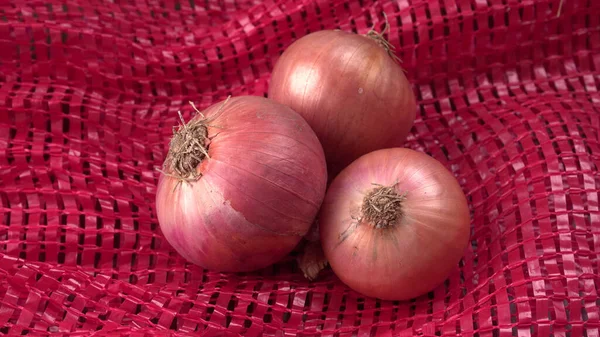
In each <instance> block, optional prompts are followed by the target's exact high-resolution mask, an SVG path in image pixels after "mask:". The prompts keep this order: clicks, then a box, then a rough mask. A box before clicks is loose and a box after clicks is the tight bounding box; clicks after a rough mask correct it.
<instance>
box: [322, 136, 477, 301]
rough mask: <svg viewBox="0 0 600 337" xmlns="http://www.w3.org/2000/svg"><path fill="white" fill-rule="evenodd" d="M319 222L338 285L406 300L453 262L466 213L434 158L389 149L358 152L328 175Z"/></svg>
mask: <svg viewBox="0 0 600 337" xmlns="http://www.w3.org/2000/svg"><path fill="white" fill-rule="evenodd" d="M319 225H320V234H321V243H322V246H323V251H324V252H325V256H326V258H327V260H328V261H329V264H330V265H331V268H332V269H333V271H334V273H335V274H336V275H337V276H338V277H339V278H340V280H341V281H342V282H344V283H345V284H346V285H348V286H349V287H350V288H352V289H354V290H356V291H358V292H359V293H362V294H364V295H367V296H371V297H376V298H380V299H385V300H406V299H410V298H414V297H417V296H419V295H422V294H424V293H426V292H429V291H431V290H433V289H434V288H435V287H436V286H437V285H439V284H440V283H442V282H443V281H444V280H445V278H447V277H448V275H449V273H450V272H451V271H452V269H453V268H455V267H456V266H457V263H458V262H459V260H460V259H461V257H462V256H463V253H464V251H465V248H466V246H467V244H468V240H469V230H470V213H469V208H468V205H467V201H466V198H465V195H464V194H463V192H462V190H461V187H460V185H459V184H458V182H457V181H456V179H455V178H454V177H453V176H452V174H451V173H450V172H449V171H448V170H447V169H446V168H445V167H444V166H443V165H442V164H441V163H440V162H438V161H437V160H435V159H433V158H432V157H430V156H427V155H426V154H423V153H419V152H416V151H413V150H410V149H404V148H392V149H384V150H378V151H375V152H371V153H369V154H366V155H364V156H362V157H360V158H359V159H357V160H356V161H355V162H353V163H352V164H351V165H350V166H348V167H347V168H346V169H344V170H343V171H342V172H341V173H340V174H339V175H338V176H337V177H336V178H335V179H334V180H333V182H332V184H331V185H330V187H329V189H328V191H327V194H326V196H325V201H324V202H323V206H322V209H321V213H320V216H319Z"/></svg>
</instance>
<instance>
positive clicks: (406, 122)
mask: <svg viewBox="0 0 600 337" xmlns="http://www.w3.org/2000/svg"><path fill="white" fill-rule="evenodd" d="M268 97H269V98H270V99H273V100H275V101H278V102H280V103H282V104H285V105H287V106H289V107H291V108H292V109H293V110H294V111H296V112H298V113H299V114H300V115H302V117H304V119H306V120H307V122H308V124H310V126H311V127H312V128H313V130H314V131H315V133H316V134H317V136H318V137H319V140H320V141H321V144H322V145H323V149H324V151H325V157H326V158H327V165H328V170H329V177H330V179H332V178H333V177H334V176H335V175H336V174H337V173H339V171H340V170H342V169H343V168H344V167H346V166H347V165H348V164H350V163H351V162H352V161H354V160H355V159H356V158H358V157H360V156H361V155H363V154H366V153H368V152H371V151H374V150H378V149H382V148H389V147H395V146H401V145H402V144H403V142H404V140H405V139H406V136H407V135H408V133H409V131H410V129H411V128H412V125H413V121H414V119H415V114H416V103H415V96H414V93H413V91H412V88H411V86H410V83H409V82H408V80H407V78H406V76H405V75H404V71H403V70H402V68H401V67H400V65H399V64H398V62H397V58H396V57H395V55H394V50H393V47H392V46H391V45H390V44H389V43H388V42H387V41H386V40H385V39H384V38H383V36H382V35H381V34H379V33H376V32H375V31H373V30H371V31H370V32H369V33H368V34H367V36H363V35H357V34H354V33H349V32H344V31H338V30H335V31H332V30H323V31H318V32H315V33H311V34H308V35H306V36H304V37H302V38H300V39H298V40H297V41H295V42H294V43H293V44H291V45H290V46H289V47H288V48H287V49H286V50H285V51H284V52H283V54H282V55H281V57H280V58H279V60H278V61H277V63H276V65H275V67H274V69H273V72H272V75H271V80H270V83H269V91H268Z"/></svg>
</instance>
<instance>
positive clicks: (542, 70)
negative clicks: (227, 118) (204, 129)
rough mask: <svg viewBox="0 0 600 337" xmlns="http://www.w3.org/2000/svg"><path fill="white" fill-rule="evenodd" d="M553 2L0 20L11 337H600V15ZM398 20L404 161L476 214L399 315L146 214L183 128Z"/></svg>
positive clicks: (61, 7) (1, 183)
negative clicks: (208, 247)
mask: <svg viewBox="0 0 600 337" xmlns="http://www.w3.org/2000/svg"><path fill="white" fill-rule="evenodd" d="M560 2H561V1H560V0H535V1H534V0H429V1H425V0H399V1H395V2H387V1H371V0H358V1H341V0H336V1H309V0H306V1H285V0H282V1H273V0H267V1H261V0H253V1H250V0H219V1H216V0H211V1H198V0H196V1H194V0H189V1H188V0H185V1H184V0H181V1H159V0H147V1H133V0H129V1H117V0H112V1H104V2H102V1H87V0H80V1H75V0H69V1H53V2H48V1H44V0H41V1H13V2H12V3H7V2H6V1H3V2H0V221H1V222H0V334H9V335H19V334H31V335H39V334H45V333H71V334H72V335H81V336H89V335H91V334H92V333H93V332H96V333H97V334H99V335H103V334H106V333H108V332H111V333H114V335H117V336H118V335H123V336H129V335H131V336H142V335H144V334H145V333H156V332H161V331H162V332H164V333H173V334H175V335H182V336H183V335H190V334H200V335H207V336H219V335H221V336H223V335H227V336H229V335H232V336H235V335H243V336H295V335H297V336H321V335H322V336H408V335H413V334H418V335H423V336H441V335H444V336H446V335H447V336H452V335H461V336H481V337H484V336H490V337H492V336H494V337H495V336H498V337H503V336H517V335H518V336H548V335H550V334H553V335H554V336H572V337H581V336H589V337H591V336H599V335H600V311H599V309H598V307H599V306H600V297H599V296H598V289H599V288H600V287H599V286H600V276H599V275H600V266H599V264H600V259H599V254H600V209H599V207H600V206H599V203H598V199H599V197H600V193H599V190H600V175H599V174H598V168H599V167H600V94H599V93H598V90H599V88H600V2H599V1H596V0H565V1H564V3H563V5H562V7H561V8H560V13H559V3H560ZM384 13H385V14H386V16H387V19H388V20H389V23H390V32H389V40H390V42H391V43H392V44H393V45H394V46H396V48H397V50H398V55H399V56H400V57H401V59H402V60H403V67H404V68H405V69H406V71H407V76H408V77H409V79H410V81H411V82H412V83H414V89H415V93H416V95H417V97H418V101H419V111H418V115H417V120H416V122H415V126H414V128H413V131H412V134H411V136H410V137H409V139H408V141H407V143H406V146H407V147H410V148H413V149H416V150H419V151H423V152H426V153H428V154H430V155H432V156H433V157H435V158H436V159H438V160H439V161H441V162H442V163H443V164H444V165H445V166H446V167H447V168H448V169H450V170H451V172H453V174H454V175H455V176H456V177H457V179H458V181H459V182H460V183H461V186H462V187H463V189H464V191H465V193H466V195H467V197H468V200H469V203H470V207H471V210H472V222H471V223H472V232H471V237H472V240H471V245H470V247H469V249H468V251H467V252H466V254H465V257H464V259H463V261H461V263H460V264H459V265H457V267H456V268H455V270H454V271H453V273H452V274H451V275H450V276H449V278H448V279H447V281H446V282H445V283H444V284H443V285H441V286H439V287H438V288H436V289H435V290H434V291H432V292H431V293H430V294H428V295H426V296H422V297H420V298H417V299H414V300H412V301H404V302H387V301H379V300H375V299H372V298H365V297H363V296H361V295H360V294H358V293H355V292H353V291H351V290H349V289H348V288H347V287H346V286H344V285H343V284H341V283H340V282H339V280H338V279H337V278H336V277H335V276H334V275H333V274H332V272H331V271H330V270H326V271H325V272H323V274H322V275H321V277H320V278H319V279H318V280H317V281H315V282H308V281H306V280H305V279H304V277H303V275H302V273H301V272H300V271H299V269H298V267H297V265H296V263H295V260H294V254H296V253H294V254H292V255H290V256H289V257H288V258H286V259H285V260H284V261H281V262H280V263H278V264H276V265H274V266H272V267H270V268H267V269H266V270H262V271H260V272H255V273H248V274H219V273H215V272H211V271H207V270H202V269H200V268H197V267H195V266H193V265H190V264H186V263H185V261H184V260H183V259H182V258H181V257H179V255H178V254H176V253H175V252H174V250H172V249H171V248H170V247H169V245H168V244H167V243H166V241H165V240H164V238H163V237H162V235H161V233H160V228H159V226H158V223H157V221H156V217H155V212H154V195H155V191H156V184H157V180H158V175H159V172H158V171H157V170H156V167H158V166H160V165H161V164H162V161H163V159H164V157H165V155H166V150H167V143H168V141H169V138H170V136H171V135H172V127H173V126H174V125H176V124H177V121H178V116H177V111H178V110H180V109H181V110H182V112H184V117H185V118H186V120H187V119H189V116H190V114H191V112H192V111H191V109H190V108H188V106H187V102H188V101H194V102H196V103H197V105H198V106H199V107H200V108H205V107H207V106H208V105H210V104H213V103H215V102H217V101H219V100H222V99H224V98H225V97H226V96H227V95H230V94H231V95H234V96H236V95H242V94H250V95H264V94H265V93H266V90H267V87H268V80H269V77H270V71H271V69H272V68H273V65H274V63H275V62H276V60H277V57H278V55H279V54H280V53H281V52H282V51H283V49H284V48H286V47H287V46H288V45H289V44H290V43H291V42H292V41H294V40H295V39H297V38H298V37H301V36H303V35H305V34H307V33H308V32H311V31H316V30H320V29H335V28H340V29H344V30H349V31H355V32H358V33H366V32H367V31H368V30H369V29H370V28H371V26H372V25H373V24H377V25H379V24H381V23H383V14H384ZM558 14H560V15H558ZM111 335H112V334H111Z"/></svg>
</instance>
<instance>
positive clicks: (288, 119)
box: [156, 96, 327, 272]
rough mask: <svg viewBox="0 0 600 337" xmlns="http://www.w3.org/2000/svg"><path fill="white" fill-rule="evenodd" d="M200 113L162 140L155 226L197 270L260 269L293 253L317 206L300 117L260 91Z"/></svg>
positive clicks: (320, 160)
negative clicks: (165, 146) (165, 144)
mask: <svg viewBox="0 0 600 337" xmlns="http://www.w3.org/2000/svg"><path fill="white" fill-rule="evenodd" d="M204 114H205V116H206V118H203V116H202V115H200V114H198V115H196V116H195V117H194V118H193V119H192V121H190V122H189V123H187V124H186V125H185V128H181V127H180V129H179V131H178V133H177V134H175V135H174V136H173V139H172V140H171V143H170V152H169V154H168V155H167V159H166V160H165V163H164V167H163V171H164V173H163V174H162V175H161V177H160V180H159V184H158V190H157V195H156V212H157V215H158V221H159V223H160V227H161V230H162V232H163V233H164V236H165V238H166V239H167V241H168V242H169V243H170V244H171V245H172V246H173V247H174V248H175V250H176V251H177V252H179V253H180V254H181V255H182V256H183V257H184V258H185V259H187V260H189V261H191V262H193V263H195V264H197V265H199V266H201V267H204V268H208V269H211V270H214V271H224V272H242V271H252V270H257V269H260V268H263V267H266V266H269V265H271V264H273V263H275V262H277V261H278V260H280V259H281V258H283V257H284V256H285V255H286V254H288V253H289V252H290V251H291V250H293V248H294V247H295V246H296V245H297V244H298V242H299V241H300V239H301V238H302V237H303V236H304V235H305V234H306V233H307V231H308V229H309V228H310V226H311V224H312V222H313V221H314V218H315V216H316V214H317V212H318V210H319V207H320V206H321V203H322V200H323V198H324V195H325V187H326V182H327V170H326V163H325V157H324V154H323V149H322V147H321V145H320V144H319V141H318V139H317V137H316V135H315V134H314V132H313V131H312V130H311V129H310V127H309V126H308V124H307V123H306V121H304V120H303V119H302V117H300V116H299V115H298V114H297V113H295V112H294V111H293V110H291V109H290V108H289V107H285V106H283V105H281V104H279V103H276V102H274V101H271V100H268V99H266V98H263V97H253V96H244V97H236V98H232V99H230V100H229V101H226V102H221V103H217V104H215V105H213V106H211V107H209V108H208V109H207V110H206V111H204ZM205 131H206V133H205ZM205 136H206V137H207V138H204V137H205ZM209 139H210V140H209ZM199 144H204V146H203V148H204V149H203V148H202V147H200V145H199ZM204 150H207V151H206V152H207V153H208V157H207V156H205V155H204V154H203V152H205V151H204ZM190 168H192V169H190ZM182 178H184V179H183V180H182Z"/></svg>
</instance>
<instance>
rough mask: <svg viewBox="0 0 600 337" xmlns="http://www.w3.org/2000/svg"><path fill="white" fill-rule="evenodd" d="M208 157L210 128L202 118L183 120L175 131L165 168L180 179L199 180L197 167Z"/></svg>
mask: <svg viewBox="0 0 600 337" xmlns="http://www.w3.org/2000/svg"><path fill="white" fill-rule="evenodd" d="M206 157H208V128H207V126H206V124H205V123H204V122H203V120H202V119H194V120H192V121H190V122H189V123H187V124H186V123H184V122H182V125H181V126H179V128H178V129H177V130H174V131H173V138H171V142H170V143H169V152H168V154H167V158H166V160H165V162H164V166H163V170H165V171H166V172H167V173H168V174H169V175H171V176H173V177H175V178H177V179H179V180H185V181H190V180H197V179H198V178H200V173H198V172H197V170H196V168H197V167H198V165H199V164H200V163H201V162H202V160H204V158H206Z"/></svg>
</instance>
